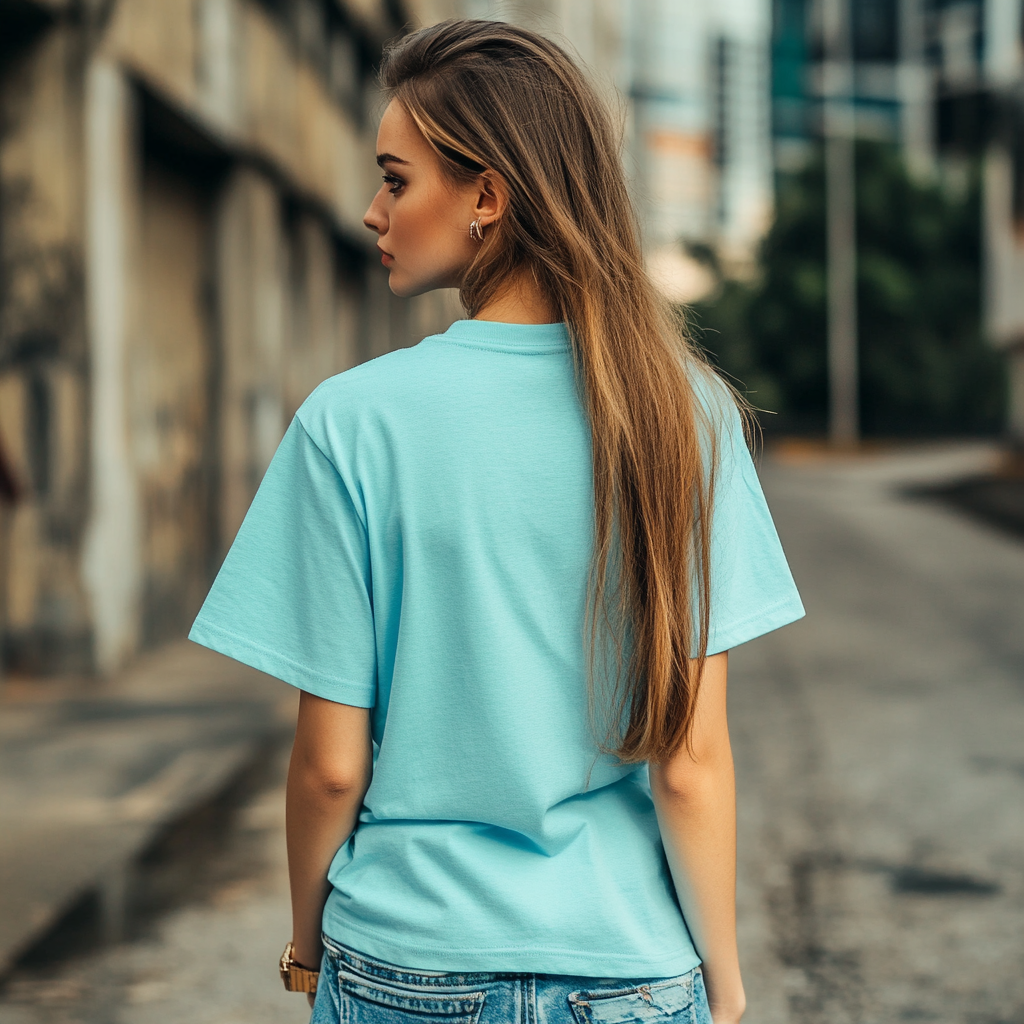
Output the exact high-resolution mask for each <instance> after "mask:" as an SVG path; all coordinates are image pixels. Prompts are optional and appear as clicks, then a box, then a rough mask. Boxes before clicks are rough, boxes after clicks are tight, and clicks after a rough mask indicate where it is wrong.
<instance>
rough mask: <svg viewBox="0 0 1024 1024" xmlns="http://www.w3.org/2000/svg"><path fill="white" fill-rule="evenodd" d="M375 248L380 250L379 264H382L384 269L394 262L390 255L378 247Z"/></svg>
mask: <svg viewBox="0 0 1024 1024" xmlns="http://www.w3.org/2000/svg"><path fill="white" fill-rule="evenodd" d="M377 248H378V249H379V250H380V253H381V257H380V261H381V263H383V264H384V266H385V267H388V266H390V265H391V264H392V263H393V262H394V259H395V257H394V256H392V255H391V253H389V252H385V251H384V250H383V249H381V248H380V246H379V245H378V246H377Z"/></svg>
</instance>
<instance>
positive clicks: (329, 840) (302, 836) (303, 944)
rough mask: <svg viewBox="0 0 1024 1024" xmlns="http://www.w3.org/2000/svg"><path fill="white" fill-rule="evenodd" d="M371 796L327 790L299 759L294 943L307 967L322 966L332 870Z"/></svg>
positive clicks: (291, 855) (292, 772)
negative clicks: (323, 929) (323, 921)
mask: <svg viewBox="0 0 1024 1024" xmlns="http://www.w3.org/2000/svg"><path fill="white" fill-rule="evenodd" d="M365 794H366V786H365V785H354V786H351V787H342V788H339V787H331V786H328V785H325V784H324V782H323V780H322V779H320V778H319V777H318V776H317V775H316V774H315V773H314V772H311V771H309V770H308V769H304V768H303V766H302V765H301V764H299V765H297V764H296V758H295V757H294V756H293V759H292V765H291V767H290V769H289V772H288V791H287V798H286V813H285V818H286V834H287V841H288V876H289V880H290V883H291V896H292V942H293V943H294V946H295V951H294V956H295V959H296V960H297V961H298V962H299V963H300V964H303V965H305V966H307V967H311V968H316V967H318V966H319V964H320V957H321V954H322V944H321V940H320V932H321V919H322V917H323V910H324V903H325V901H326V899H327V894H328V891H329V888H330V886H329V883H328V881H327V871H328V868H329V867H330V865H331V861H332V860H333V859H334V855H335V854H336V853H337V852H338V849H339V848H340V847H341V846H342V844H343V843H344V842H345V841H346V840H347V839H348V837H349V836H350V835H351V834H352V831H353V829H354V828H355V827H356V824H357V822H358V818H359V809H360V807H361V806H362V802H363V797H364V796H365Z"/></svg>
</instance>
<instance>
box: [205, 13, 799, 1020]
mask: <svg viewBox="0 0 1024 1024" xmlns="http://www.w3.org/2000/svg"><path fill="white" fill-rule="evenodd" d="M382 77H383V84H384V86H385V89H386V91H387V94H388V96H389V97H390V104H389V106H388V107H387V109H386V111H385V113H384V116H383V120H382V122H381V126H380V132H379V135H378V156H377V162H378V163H379V164H380V166H381V168H382V169H383V172H384V174H383V179H384V183H383V185H382V186H381V189H380V191H379V192H378V193H377V195H376V196H375V197H374V200H373V202H372V204H371V205H370V208H369V210H368V211H367V213H366V217H365V223H366V226H367V227H369V228H370V229H372V230H373V231H375V232H376V233H377V236H378V247H379V249H380V250H381V253H382V261H383V263H384V265H385V266H386V267H388V268H389V270H390V283H391V288H392V290H393V291H394V292H395V293H396V294H398V295H403V296H410V295H418V294H421V293H422V292H425V291H428V290H430V289H432V288H443V287H458V288H459V289H460V293H461V298H462V301H463V303H464V305H465V307H466V309H467V311H468V314H469V316H468V318H467V319H465V320H461V321H458V322H457V323H455V324H454V325H453V326H452V327H451V328H450V329H449V330H448V331H447V332H446V333H444V334H442V335H439V336H436V337H431V338H427V339H425V340H424V341H422V342H420V343H419V344H418V345H416V346H414V347H413V348H411V349H404V350H400V351H397V352H392V353H390V354H388V355H385V356H382V357H380V358H378V359H374V360H372V361H370V362H367V363H364V364H363V365H361V366H358V367H356V368H354V369H352V370H349V371H347V372H346V373H343V374H340V375H338V376H337V377H333V378H331V379H330V380H328V381H326V382H325V383H324V384H322V385H321V386H320V387H319V388H318V389H317V390H316V391H315V392H314V393H313V394H312V395H311V396H310V397H309V399H307V401H306V402H305V403H304V404H303V406H302V408H301V409H300V410H299V412H298V413H297V415H296V417H295V419H294V420H293V422H292V424H291V426H290V427H289V429H288V431H287V433H286V435H285V437H284V440H283V441H282V442H281V446H280V448H279V450H278V452H277V454H276V456H275V458H274V460H273V463H272V464H271V466H270V468H269V470H268V471H267V474H266V477H265V479H264V481H263V483H262V485H261V487H260V490H259V493H258V494H257V496H256V498H255V500H254V502H253V505H252V508H251V509H250V511H249V513H248V515H247V517H246V520H245V522H244V524H243V526H242V528H241V530H240V531H239V534H238V537H237V539H236V540H235V542H234V545H233V546H232V548H231V551H230V553H229V555H228V557H227V559H226V561H225V563H224V566H223V568H222V569H221V572H220V574H219V576H218V578H217V580H216V583H215V584H214V587H213V589H212V591H211V593H210V595H209V597H208V599H207V601H206V604H205V605H204V607H203V609H202V612H201V614H200V616H199V618H198V619H197V621H196V624H195V626H194V628H193V630H192V634H191V635H192V638H193V639H194V640H197V641H198V642H200V643H203V644H205V645H207V646H209V647H213V648H215V649H216V650H220V651H222V652H224V653H225V654H228V655H230V656H232V657H234V658H237V659H239V660H240V661H244V662H246V663H248V664H250V665H254V666H256V667H258V668H261V669H263V670H265V671H267V672H270V673H271V674H273V675H276V676H279V677H280V678H281V679H283V680H285V681H287V682H289V683H292V684H293V685H295V686H297V687H299V688H300V689H301V691H302V693H301V696H300V703H299V717H298V725H297V729H296V737H295V747H294V751H293V754H292V761H291V767H290V771H289V777H288V797H287V819H288V823H287V829H288V851H289V870H290V876H291V888H292V904H293V929H294V930H293V933H292V945H291V947H290V949H289V950H288V951H287V954H286V957H285V958H283V961H282V972H283V973H284V974H285V976H286V983H290V984H291V987H293V988H307V989H308V988H311V987H312V985H313V984H314V981H315V973H316V967H317V965H318V964H321V960H322V967H321V970H320V977H319V984H318V987H317V989H316V1001H315V1006H314V1011H313V1020H314V1021H338V1020H340V1019H344V1020H346V1021H374V1022H378V1021H379V1022H398V1021H403V1020H413V1019H421V1018H422V1017H423V1016H424V1015H425V1016H428V1017H431V1018H433V1019H435V1020H439V1021H443V1020H455V1019H458V1020H460V1021H473V1022H479V1024H504V1022H511V1021H520V1020H521V1021H523V1022H528V1021H529V1022H533V1021H537V1022H541V1024H544V1022H552V1024H553V1022H569V1021H577V1022H583V1021H601V1022H605V1024H614V1022H617V1021H627V1020H628V1021H632V1020H640V1019H643V1020H647V1019H666V1020H667V1019H671V1020H686V1021H691V1020H698V1021H699V1020H704V1021H706V1020H708V1019H709V1016H708V1013H709V1010H708V1004H709V1001H710V1014H711V1017H713V1019H714V1021H715V1022H716V1024H728V1022H733V1021H737V1020H739V1018H740V1016H741V1015H742V1013H743V1009H744V994H743V986H742V983H741V980H740V972H739V964H738V959H737V952H736V935H735V924H734V888H735V883H734V871H735V850H734V846H735V840H734V834H735V800H734V791H733V770H732V759H731V754H730V749H729V738H728V732H727V728H726V715H725V688H726V658H727V653H726V652H727V651H728V649H729V648H730V647H732V646H735V645H736V644H739V643H742V642H744V641H746V640H749V639H751V638H752V637H754V636H757V635H759V634H761V633H764V632H766V631H768V630H771V629H775V628H777V627H778V626H781V625H783V624H785V623H787V622H790V621H792V620H793V619H796V618H798V617H799V616H800V615H802V614H803V610H802V608H801V606H800V600H799V597H798V596H797V593H796V591H795V588H794V586H793V582H792V578H791V577H790V574H789V570H788V568H787V566H786V562H785V559H784V557H783V555H782V551H781V548H780V546H779V542H778V538H777V536H776V534H775V530H774V528H773V526H772V523H771V518H770V516H769V515H768V512H767V509H766V508H765V505H764V499H763V497H762V496H761V491H760V488H759V486H758V483H757V477H756V475H755V473H754V470H753V467H752V464H751V461H750V457H749V455H748V453H747V449H746V446H745V444H744V440H743V431H742V426H741V420H740V416H739V413H738V412H737V408H736V404H735V402H734V401H733V400H732V398H731V397H730V393H729V391H728V389H727V388H725V386H724V385H721V384H720V383H719V382H718V381H717V378H715V376H714V375H713V373H711V372H710V371H709V370H708V368H707V367H706V366H705V365H704V364H703V363H702V362H701V361H700V359H699V358H698V356H697V355H696V353H695V352H694V351H693V350H692V349H691V348H690V347H689V346H688V345H686V344H685V343H684V342H683V341H681V340H680V338H679V332H678V330H677V329H676V328H675V327H674V326H673V324H672V322H671V320H670V319H669V317H668V316H667V315H666V312H665V311H664V310H663V308H662V306H661V304H660V302H659V301H658V299H657V298H656V297H655V293H654V292H653V291H652V288H651V285H650V283H649V282H648V279H647V277H646V276H645V274H644V270H643V265H642V259H641V253H640V249H639V245H638V241H637V230H636V224H635V221H634V218H633V214H632V212H631V209H630V205H629V201H628V199H627V194H626V189H625V185H624V181H623V177H622V172H621V169H620V164H619V156H618V152H617V146H616V139H615V137H614V135H613V132H612V130H611V127H610V123H609V119H608V116H607V114H606V112H605V111H604V110H603V109H602V107H601V104H600V103H599V101H598V99H597V98H596V95H595V93H594V92H593V90H592V89H591V87H590V86H589V85H588V84H587V83H586V81H585V79H584V78H583V76H582V74H581V72H580V71H579V69H578V68H577V67H576V66H575V65H574V64H573V63H572V61H571V60H570V59H569V58H568V57H567V56H566V54H565V53H564V52H563V51H562V50H561V49H559V48H558V47H557V46H555V45H554V44H552V43H550V42H548V41H546V40H544V39H543V38H541V37H539V36H537V35H534V34H532V33H530V32H526V31H524V30H522V29H518V28H514V27H512V26H509V25H505V24H501V23H494V22H483V21H449V22H445V23H443V24H440V25H436V26H434V27H432V28H428V29H424V30H422V31H420V32H417V33H416V34H414V35H412V36H409V37H407V38H405V39H403V40H401V41H400V42H399V43H398V44H397V45H395V46H394V47H392V48H391V49H390V50H389V51H388V53H387V54H386V56H385V60H384V65H383V71H382ZM705 986H706V989H705Z"/></svg>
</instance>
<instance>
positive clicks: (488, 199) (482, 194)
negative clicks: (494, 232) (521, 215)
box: [473, 171, 508, 227]
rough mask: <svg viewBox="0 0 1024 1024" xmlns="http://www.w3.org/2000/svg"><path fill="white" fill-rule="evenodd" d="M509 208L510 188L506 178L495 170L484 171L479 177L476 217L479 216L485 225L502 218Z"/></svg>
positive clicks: (475, 207) (474, 214)
mask: <svg viewBox="0 0 1024 1024" xmlns="http://www.w3.org/2000/svg"><path fill="white" fill-rule="evenodd" d="M507 209H508V188H507V186H506V185H505V180H504V179H503V178H502V177H501V175H500V174H497V173H496V172H494V171H484V172H483V174H481V175H480V177H479V178H478V179H477V194H476V205H475V206H474V207H473V216H474V218H479V219H480V223H481V225H482V226H483V227H487V225H488V224H493V223H494V222H495V221H497V220H500V219H501V217H502V216H503V215H504V213H505V210H507Z"/></svg>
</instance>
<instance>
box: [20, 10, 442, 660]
mask: <svg viewBox="0 0 1024 1024" xmlns="http://www.w3.org/2000/svg"><path fill="white" fill-rule="evenodd" d="M449 6H450V5H446V4H445V3H444V2H436V3H430V2H421V3H398V2H393V0H380V2H378V0H344V2H343V0H112V2H109V3H86V2H84V0H81V2H79V0H0V122H2V124H3V131H2V132H0V446H2V448H3V450H4V452H5V454H6V461H7V463H8V465H9V468H10V475H11V477H12V478H13V480H14V481H15V483H16V485H17V491H18V500H17V502H16V503H14V504H11V503H10V501H4V502H2V504H3V505H4V508H3V509H2V510H0V527H2V529H0V546H2V550H0V625H2V629H3V647H2V650H3V662H4V664H5V665H6V666H7V668H8V670H10V671H22V672H28V673H46V672H52V671H67V670H73V671H81V672H90V671H94V670H99V671H102V672H108V671H112V670H114V669H116V668H117V667H119V666H120V665H121V664H122V663H124V662H125V661H126V660H127V659H129V658H130V657H131V656H132V655H133V654H135V653H136V652H137V651H139V650H141V649H144V648H147V647H151V646H154V645H156V644H159V643H161V642H162V641H164V640H167V639H170V638H173V637H179V636H183V635H184V633H185V631H186V629H187V626H188V624H189V622H190V621H191V619H192V617H193V616H194V614H195V612H196V611H197V609H198V607H199V604H200V603H201V601H202V598H203V596H204V594H205V590H206V588H207V586H208V584H209V582H210V580H211V578H212V575H213V574H214V572H215V571H216V568H217V566H218V565H219V562H220V559H221V558H222V556H223V553H224V552H225V551H226V549H227V546H228V545H229V544H230V542H231V540H232V538H233V536H234V533H235V531H236V529H237V527H238V525H239V524H240V522H241V519H242V517H243V515H244V513H245V511H246V509H247V507H248V505H249V502H250V501H251V499H252V497H253V495H254V493H255V490H256V487H257V486H258V484H259V481H260V479H261V477H262V474H263V472H264V470H265V469H266V466H267V464H268V462H269V460H270V458H271V456H272V455H273V452H274V450H275V448H276V445H277V442H278V440H279V439H280V437H281V436H282V434H283V431H284V429H285V427H286V425H287V423H288V421H289V419H290V417H291V416H292V414H293V413H294V411H295V409H296V408H297V407H298V405H299V404H300V403H301V402H302V400H303V399H304V398H305V396H306V395H307V394H308V393H309V392H310V391H311V390H312V389H313V388H314V387H315V386H316V385H317V384H318V383H319V382H320V381H321V380H323V379H324V378H325V377H327V376H329V375H331V374H332V373H336V372H339V371H341V370H343V369H346V368H347V367H350V366H352V365H354V364H355V363H357V362H359V361H361V360H363V359H366V358H368V357H371V356H373V355H376V354H379V353H382V352H384V351H386V350H388V349H390V348H392V347H395V346H399V345H403V344H407V343H409V342H410V341H413V340H416V339H417V338H419V337H422V336H423V335H424V334H426V333H429V332H430V331H432V330H435V329H438V328H439V327H443V326H444V325H445V323H446V322H447V321H448V320H450V319H451V318H452V317H453V316H454V315H456V314H455V311H454V309H453V308H452V306H451V303H450V297H448V298H447V299H446V297H445V296H438V295H434V296H427V297H424V298H423V299H420V300H414V301H412V302H408V301H399V300H395V299H394V298H393V297H392V296H391V294H390V291H389V290H388V287H387V277H386V273H385V272H384V270H383V268H381V267H380V266H379V264H378V263H377V260H376V255H377V253H376V250H375V249H374V238H373V236H372V235H371V234H370V233H369V232H368V231H366V229H365V228H364V227H363V225H362V214H363V211H364V209H365V207H366V205H367V203H368V201H369V199H370V197H371V196H372V194H373V192H374V191H375V190H376V187H377V182H376V175H377V173H378V172H377V170H376V167H375V163H374V138H375V131H376V118H377V116H378V114H379V106H380V103H379V98H378V96H377V93H376V91H375V87H374V77H373V76H374V67H375V64H376V62H377V60H378V59H379V55H380V52H381V47H382V45H383V44H384V42H385V40H386V39H388V38H389V37H392V36H394V35H396V34H398V33H399V32H400V31H402V30H403V28H405V27H406V26H408V25H415V24H416V23H417V22H418V21H424V22H428V21H432V20H436V19H437V18H439V17H443V16H446V15H448V14H449V13H451V11H450V10H449Z"/></svg>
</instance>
